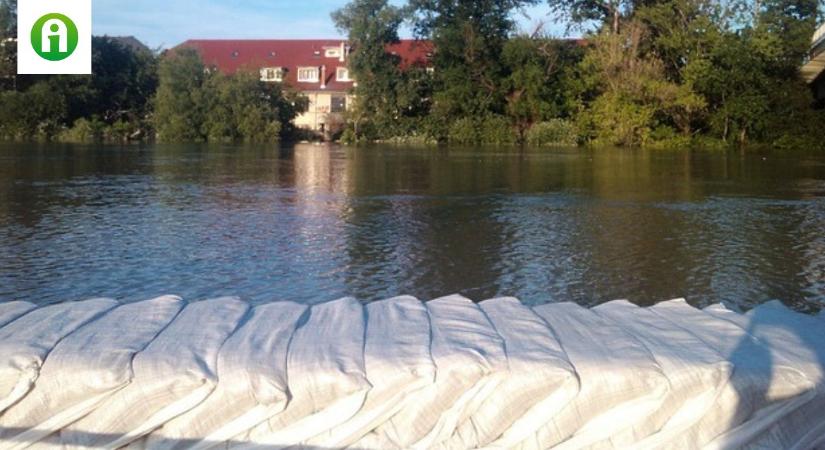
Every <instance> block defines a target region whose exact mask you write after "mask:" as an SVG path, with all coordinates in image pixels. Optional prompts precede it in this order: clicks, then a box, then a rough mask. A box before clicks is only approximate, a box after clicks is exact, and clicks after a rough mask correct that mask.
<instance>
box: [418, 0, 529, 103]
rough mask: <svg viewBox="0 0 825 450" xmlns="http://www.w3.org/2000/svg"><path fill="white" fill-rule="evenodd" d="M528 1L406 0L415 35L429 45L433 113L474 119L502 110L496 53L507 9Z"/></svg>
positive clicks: (506, 29)
mask: <svg viewBox="0 0 825 450" xmlns="http://www.w3.org/2000/svg"><path fill="white" fill-rule="evenodd" d="M534 3H535V1H534V0H411V1H410V9H411V11H412V13H413V14H414V25H415V30H416V33H417V35H418V36H419V37H422V38H428V39H431V40H432V42H433V44H434V47H435V55H434V65H435V90H436V92H435V94H434V105H433V107H434V110H435V113H436V115H437V116H438V117H441V118H445V119H454V118H459V117H480V116H483V115H487V114H501V113H503V112H504V110H505V103H506V102H505V90H504V89H503V86H504V84H503V80H504V78H505V77H506V72H505V69H504V66H503V64H502V51H503V49H504V45H505V43H506V42H507V40H508V39H509V37H510V35H511V33H512V31H513V29H514V26H515V25H514V22H513V20H512V15H513V12H514V11H515V10H516V9H517V8H520V7H523V6H526V5H530V4H534Z"/></svg>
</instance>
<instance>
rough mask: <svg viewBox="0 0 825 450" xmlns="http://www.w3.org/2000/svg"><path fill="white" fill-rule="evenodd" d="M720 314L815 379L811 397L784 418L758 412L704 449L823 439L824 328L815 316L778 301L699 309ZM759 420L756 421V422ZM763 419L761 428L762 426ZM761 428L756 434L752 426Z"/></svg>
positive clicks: (802, 445) (808, 443)
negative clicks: (740, 309)
mask: <svg viewBox="0 0 825 450" xmlns="http://www.w3.org/2000/svg"><path fill="white" fill-rule="evenodd" d="M705 312H707V313H708V314H711V315H713V316H715V317H718V318H720V319H725V320H728V321H730V322H733V323H735V324H736V325H738V326H739V327H741V328H742V329H744V330H747V332H748V333H749V334H751V335H752V336H754V337H755V338H756V339H758V340H759V341H760V342H762V343H764V344H765V345H766V346H768V347H769V348H770V349H771V350H772V351H773V352H775V353H778V354H781V355H782V357H783V358H786V359H787V360H788V361H789V362H790V364H792V365H793V366H794V367H795V368H797V369H799V370H801V371H802V372H803V373H804V374H805V376H806V377H807V378H808V379H809V380H811V381H812V382H813V383H816V388H817V390H816V396H815V398H813V399H811V400H810V401H809V402H807V403H805V404H803V405H802V406H800V407H799V408H798V409H796V410H794V411H792V412H790V413H789V414H787V415H786V416H784V417H781V418H776V416H774V415H771V414H770V409H768V413H765V411H758V412H757V413H755V414H754V416H753V417H752V418H751V419H750V420H748V421H747V422H745V423H744V424H742V425H741V426H740V427H738V428H736V429H733V430H729V431H726V432H725V433H724V434H722V435H721V436H719V437H717V438H716V439H715V440H714V441H713V442H712V443H711V444H710V445H709V448H730V447H731V446H736V447H745V446H746V445H747V446H751V448H769V447H771V448H783V449H792V448H793V449H808V448H814V447H815V446H816V445H818V444H821V443H823V440H825V414H822V411H823V407H825V374H823V371H824V370H825V345H823V343H825V327H823V326H822V325H821V324H820V323H818V321H817V319H816V318H814V317H811V316H807V315H804V314H799V313H795V312H793V311H791V310H790V309H788V308H786V307H785V306H784V305H782V304H781V303H779V302H771V303H768V304H764V305H761V306H759V307H757V308H755V309H753V310H751V311H750V312H748V314H747V315H741V314H737V313H734V312H731V311H729V310H727V309H726V308H724V307H723V306H721V305H715V306H712V307H709V308H706V309H705ZM760 422H762V424H761V425H760ZM765 424H767V427H766V425H765ZM746 430H754V431H757V430H764V431H763V432H762V433H761V434H759V436H758V437H754V435H755V434H756V433H755V432H754V431H750V432H748V433H746Z"/></svg>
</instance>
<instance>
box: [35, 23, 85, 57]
mask: <svg viewBox="0 0 825 450" xmlns="http://www.w3.org/2000/svg"><path fill="white" fill-rule="evenodd" d="M31 40H32V48H34V51H35V52H37V54H38V55H40V57H41V58H43V59H46V60H49V61H61V60H64V59H66V58H68V57H69V56H71V54H72V53H74V51H75V49H76V48H77V40H78V38H77V26H75V24H74V22H72V19H69V18H68V17H66V16H64V15H63V14H58V13H51V14H46V15H45V16H43V17H41V18H39V19H37V22H35V23H34V26H33V27H32V33H31Z"/></svg>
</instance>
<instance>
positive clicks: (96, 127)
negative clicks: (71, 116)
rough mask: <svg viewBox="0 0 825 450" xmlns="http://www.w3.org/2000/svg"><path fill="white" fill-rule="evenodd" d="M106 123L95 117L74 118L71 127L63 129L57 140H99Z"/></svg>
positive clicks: (101, 138)
mask: <svg viewBox="0 0 825 450" xmlns="http://www.w3.org/2000/svg"><path fill="white" fill-rule="evenodd" d="M104 128H106V124H105V123H103V122H101V121H100V120H99V119H98V118H97V117H93V118H92V119H91V120H89V119H86V118H80V119H77V120H75V122H74V124H73V125H72V127H71V128H69V129H67V130H63V131H62V132H61V133H60V134H59V135H58V137H57V138H58V140H60V141H63V142H99V141H101V140H103V130H104Z"/></svg>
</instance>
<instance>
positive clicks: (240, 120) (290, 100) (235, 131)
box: [154, 48, 307, 142]
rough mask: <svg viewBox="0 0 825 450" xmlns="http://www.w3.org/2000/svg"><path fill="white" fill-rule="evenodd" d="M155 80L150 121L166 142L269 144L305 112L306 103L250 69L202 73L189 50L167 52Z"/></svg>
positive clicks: (200, 64) (206, 70) (202, 65)
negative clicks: (155, 91) (152, 115)
mask: <svg viewBox="0 0 825 450" xmlns="http://www.w3.org/2000/svg"><path fill="white" fill-rule="evenodd" d="M159 78H160V80H159V83H160V84H159V86H158V90H157V95H156V96H155V101H154V105H155V113H154V121H155V126H156V129H157V133H158V138H159V139H161V140H163V141H167V142H180V141H212V142H232V141H245V142H274V141H278V140H279V139H280V138H281V136H282V135H283V134H285V133H287V132H289V131H290V125H289V124H290V122H291V121H292V119H294V118H295V117H296V116H297V115H298V114H300V113H301V112H303V111H305V110H306V107H307V100H306V98H304V97H302V96H299V95H298V94H297V93H295V92H293V91H291V90H284V89H283V88H282V87H281V86H280V85H278V84H274V83H265V82H262V81H260V79H259V77H258V74H257V73H256V72H254V71H252V70H241V71H238V72H237V73H235V74H232V75H225V74H222V73H220V72H218V71H216V70H213V69H207V68H206V67H205V66H204V64H203V62H202V61H201V58H200V55H199V54H198V53H197V51H195V50H193V49H186V48H183V49H176V50H174V51H172V52H169V53H168V54H167V55H166V56H165V57H164V58H162V61H161V63H160V68H159Z"/></svg>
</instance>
